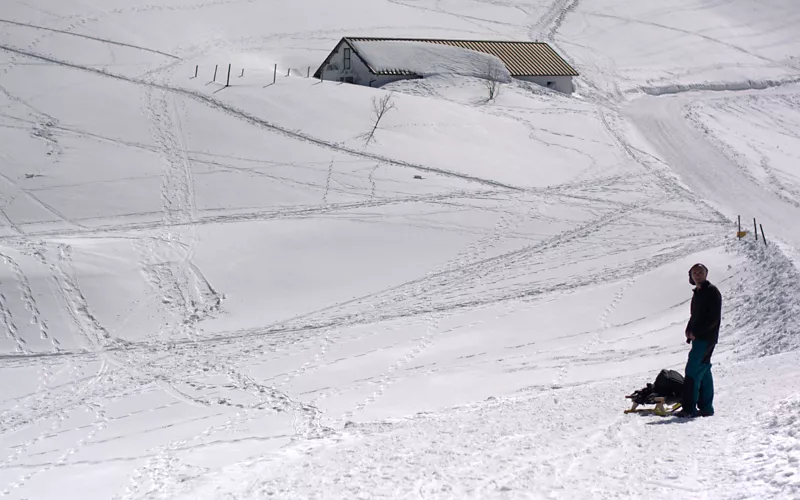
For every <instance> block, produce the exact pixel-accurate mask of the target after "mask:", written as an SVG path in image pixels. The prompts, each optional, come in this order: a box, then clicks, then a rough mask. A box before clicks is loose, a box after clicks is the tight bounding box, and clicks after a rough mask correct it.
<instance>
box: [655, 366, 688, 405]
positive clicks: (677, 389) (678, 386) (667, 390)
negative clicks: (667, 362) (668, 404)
mask: <svg viewBox="0 0 800 500" xmlns="http://www.w3.org/2000/svg"><path fill="white" fill-rule="evenodd" d="M653 392H655V393H656V394H657V395H659V396H663V397H665V398H667V399H672V398H677V399H680V398H681V397H682V396H683V375H681V374H680V373H678V372H676V371H675V370H666V369H665V370H661V372H660V373H659V374H658V376H657V377H656V381H655V383H654V384H653Z"/></svg>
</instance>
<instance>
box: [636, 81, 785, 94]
mask: <svg viewBox="0 0 800 500" xmlns="http://www.w3.org/2000/svg"><path fill="white" fill-rule="evenodd" d="M795 83H800V78H782V79H776V80H745V81H730V82H701V83H672V84H667V85H660V86H653V87H646V86H641V87H639V88H638V91H641V92H644V93H645V94H649V95H656V96H658V95H668V94H680V93H683V92H693V91H706V92H707V91H714V92H726V91H741V90H765V89H768V88H771V87H780V86H783V85H791V84H795ZM630 92H637V90H636V89H632V90H630Z"/></svg>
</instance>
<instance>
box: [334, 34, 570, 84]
mask: <svg viewBox="0 0 800 500" xmlns="http://www.w3.org/2000/svg"><path fill="white" fill-rule="evenodd" d="M344 40H345V41H348V42H357V43H365V42H393V41H394V42H426V43H437V44H441V45H450V46H452V47H460V48H462V49H469V50H474V51H477V52H483V53H485V54H491V55H493V56H496V57H497V58H499V59H500V60H501V61H503V63H504V64H505V65H506V68H508V71H509V73H511V76H514V77H519V76H578V72H577V71H575V69H574V68H573V67H572V66H570V65H569V63H567V61H565V60H564V59H563V58H562V57H561V56H559V55H558V54H557V53H556V51H555V50H553V48H552V47H550V45H548V44H547V43H545V42H507V41H495V40H446V39H432V38H365V37H345V38H344ZM359 57H360V55H359ZM364 62H365V63H367V65H368V66H369V61H366V60H365V61H364ZM376 74H380V75H413V74H414V72H413V71H408V70H404V69H402V68H398V69H394V70H389V71H380V72H377V73H376Z"/></svg>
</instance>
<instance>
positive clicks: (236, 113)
mask: <svg viewBox="0 0 800 500" xmlns="http://www.w3.org/2000/svg"><path fill="white" fill-rule="evenodd" d="M0 50H5V51H7V52H11V53H13V54H19V55H23V56H25V57H29V58H32V59H39V60H41V61H46V62H49V63H52V64H56V65H59V66H64V67H68V68H73V69H77V70H81V71H86V72H89V73H94V74H96V75H100V76H105V77H108V78H113V79H116V80H120V81H124V82H128V83H133V84H135V85H143V86H148V87H154V88H157V89H161V90H165V91H168V92H173V93H176V94H180V95H183V96H185V97H188V98H190V99H194V100H196V101H199V102H201V103H203V104H206V105H208V106H210V107H212V108H215V109H219V110H220V111H223V112H225V113H227V114H228V115H230V116H233V117H234V118H238V119H240V120H243V121H245V122H248V123H250V124H252V125H255V126H259V127H263V128H266V129H268V130H271V131H274V132H276V133H279V134H282V135H285V136H287V137H290V138H292V139H297V140H301V141H304V142H309V143H311V144H316V145H318V146H321V147H323V148H326V149H331V150H334V151H339V152H342V153H347V154H349V155H352V156H357V157H361V158H366V159H370V160H377V161H380V162H383V163H387V164H390V165H396V166H399V167H407V168H413V169H416V170H421V171H423V172H431V173H436V174H440V175H445V176H448V177H454V178H458V179H463V180H465V181H469V182H476V183H480V184H485V185H489V186H493V187H497V188H503V189H509V190H513V191H522V190H523V189H522V188H519V187H517V186H512V185H509V184H504V183H502V182H498V181H493V180H489V179H483V178H480V177H474V176H471V175H467V174H461V173H458V172H453V171H450V170H446V169H441V168H435V167H427V166H424V165H419V164H415V163H411V162H407V161H403V160H396V159H392V158H388V157H384V156H381V155H378V154H374V153H367V152H365V151H358V150H356V149H352V148H348V147H345V146H340V145H338V144H335V143H333V142H329V141H326V140H324V139H319V138H316V137H313V136H311V135H308V134H304V133H302V132H299V131H295V130H290V129H287V128H284V127H281V126H279V125H275V124H273V123H270V122H268V121H266V120H264V119H261V118H258V117H256V116H254V115H251V114H250V113H247V112H246V111H243V110H240V109H238V108H236V107H234V106H230V105H228V104H225V103H223V102H222V101H218V100H216V99H214V98H213V97H209V96H207V95H203V94H201V93H199V92H193V91H190V90H187V89H182V88H178V87H171V86H169V85H165V84H159V83H154V82H148V81H145V80H140V79H138V78H133V77H127V76H124V75H118V74H115V73H111V72H109V71H107V70H104V69H95V68H91V67H88V66H82V65H80V64H75V63H71V62H68V61H63V60H60V59H56V58H53V57H48V56H45V55H41V54H37V53H35V52H30V51H25V50H22V49H19V48H16V47H12V46H9V45H5V44H0Z"/></svg>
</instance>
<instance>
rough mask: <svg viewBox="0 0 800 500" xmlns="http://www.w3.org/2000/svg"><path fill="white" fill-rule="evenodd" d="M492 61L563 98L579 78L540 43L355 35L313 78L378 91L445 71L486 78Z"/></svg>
mask: <svg viewBox="0 0 800 500" xmlns="http://www.w3.org/2000/svg"><path fill="white" fill-rule="evenodd" d="M481 58H484V59H481ZM498 60H499V61H498ZM491 61H496V62H497V64H498V65H499V64H500V63H502V65H503V66H505V68H502V73H503V74H504V75H507V76H510V77H512V78H517V79H520V80H525V81H529V82H534V83H537V84H539V85H542V86H544V87H548V88H552V89H554V90H557V91H559V92H564V93H567V94H569V93H572V92H573V91H574V86H573V82H572V78H573V77H575V76H578V73H577V72H576V71H575V69H574V68H573V67H572V66H570V65H569V64H568V63H567V62H566V61H565V60H564V59H563V58H561V56H559V55H558V54H557V53H556V51H555V50H553V48H552V47H550V45H548V44H547V43H544V42H507V41H488V40H443V39H425V38H357V37H345V38H342V39H341V40H340V41H339V43H338V44H337V45H336V47H335V48H334V49H333V51H332V52H331V53H330V55H328V57H327V58H326V59H325V61H324V62H323V63H322V65H321V66H320V67H319V69H318V70H317V72H316V73H315V74H314V76H315V77H316V78H320V79H322V80H333V81H340V82H347V83H355V84H358V85H367V86H370V87H380V86H382V85H386V84H387V83H391V82H394V81H397V80H405V79H412V78H423V77H425V76H426V75H430V74H436V73H444V72H451V73H457V74H468V75H470V76H479V77H486V76H487V72H488V73H492V74H496V72H495V71H494V70H491V69H489V68H488V67H489V66H491V65H492V62H491ZM470 68H471V69H470ZM501 79H503V78H501Z"/></svg>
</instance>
